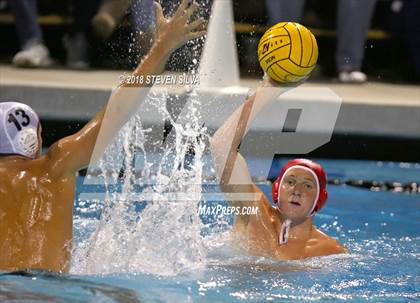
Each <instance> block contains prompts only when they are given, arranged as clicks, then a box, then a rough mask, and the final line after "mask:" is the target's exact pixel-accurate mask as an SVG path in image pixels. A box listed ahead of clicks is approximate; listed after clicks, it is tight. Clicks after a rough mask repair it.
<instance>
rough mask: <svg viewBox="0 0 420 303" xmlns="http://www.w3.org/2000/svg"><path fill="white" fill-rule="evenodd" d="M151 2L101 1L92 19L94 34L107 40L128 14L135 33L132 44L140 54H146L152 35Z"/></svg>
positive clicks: (131, 0) (145, 0)
mask: <svg viewBox="0 0 420 303" xmlns="http://www.w3.org/2000/svg"><path fill="white" fill-rule="evenodd" d="M153 2H154V1H153V0H102V3H101V6H100V8H99V11H98V13H97V14H96V15H95V16H94V17H93V19H92V24H93V26H94V29H95V32H96V34H97V35H98V36H100V37H102V38H103V39H108V38H109V37H110V36H111V35H112V33H113V32H114V30H115V29H116V27H117V25H118V24H119V23H120V22H121V20H122V19H123V17H124V16H125V15H126V14H127V13H128V12H129V13H130V15H131V21H132V25H133V29H134V32H135V36H134V38H133V42H134V43H135V44H136V46H137V48H140V51H141V52H142V53H146V52H147V51H148V49H149V48H150V46H151V42H152V39H153V33H154V30H153V28H154V20H155V7H154V4H153Z"/></svg>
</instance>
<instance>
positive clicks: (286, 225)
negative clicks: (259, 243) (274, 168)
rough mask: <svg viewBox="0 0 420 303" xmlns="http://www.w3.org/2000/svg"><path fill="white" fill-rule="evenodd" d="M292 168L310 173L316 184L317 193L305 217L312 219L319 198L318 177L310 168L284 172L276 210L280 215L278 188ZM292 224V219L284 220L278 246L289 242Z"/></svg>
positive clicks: (300, 166) (297, 166) (302, 167)
mask: <svg viewBox="0 0 420 303" xmlns="http://www.w3.org/2000/svg"><path fill="white" fill-rule="evenodd" d="M294 168H300V169H303V170H304V171H307V172H310V173H311V174H312V176H313V177H314V180H315V182H316V189H317V191H316V197H315V200H314V202H313V204H312V207H311V210H310V211H309V213H308V214H307V215H306V217H307V218H309V217H312V216H313V215H314V214H315V213H314V209H315V207H316V204H317V202H318V198H319V181H318V176H317V175H316V174H315V173H314V172H313V171H312V169H310V168H308V167H306V166H302V165H294V166H291V167H289V168H288V169H287V170H286V171H285V172H284V174H283V176H282V177H281V179H280V186H279V191H278V197H279V198H278V203H277V209H278V210H279V211H280V213H281V210H280V188H281V185H282V183H283V179H284V176H286V174H287V173H288V172H289V171H290V170H291V169H294ZM292 223H293V221H292V219H290V218H286V220H284V222H283V224H282V225H281V228H280V234H279V244H280V245H284V244H286V243H287V242H288V241H289V231H290V226H291V225H292Z"/></svg>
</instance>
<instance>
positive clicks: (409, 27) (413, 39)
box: [403, 0, 420, 78]
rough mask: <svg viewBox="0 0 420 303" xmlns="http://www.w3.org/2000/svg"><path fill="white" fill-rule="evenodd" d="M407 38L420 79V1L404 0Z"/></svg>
mask: <svg viewBox="0 0 420 303" xmlns="http://www.w3.org/2000/svg"><path fill="white" fill-rule="evenodd" d="M403 14H404V19H405V24H404V25H405V26H404V29H405V38H406V40H407V44H408V48H409V51H410V54H411V58H412V62H413V63H414V67H415V71H416V74H417V77H418V78H419V77H420V20H419V17H420V1H419V0H404V1H403Z"/></svg>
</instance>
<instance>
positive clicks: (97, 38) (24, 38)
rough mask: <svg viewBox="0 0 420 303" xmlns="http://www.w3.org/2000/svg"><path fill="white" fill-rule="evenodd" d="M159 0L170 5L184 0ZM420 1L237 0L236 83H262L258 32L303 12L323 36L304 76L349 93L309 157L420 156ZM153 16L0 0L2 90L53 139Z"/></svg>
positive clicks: (191, 48)
mask: <svg viewBox="0 0 420 303" xmlns="http://www.w3.org/2000/svg"><path fill="white" fill-rule="evenodd" d="M219 1H224V0H219ZM226 1H227V0H226ZM160 2H161V5H162V7H163V9H164V13H165V15H171V14H172V13H173V12H174V10H175V9H176V7H177V6H178V3H179V1H177V0H161V1H160ZM197 3H198V4H199V6H200V9H199V10H198V12H197V15H199V16H201V17H203V18H205V19H207V20H208V19H209V17H210V13H211V7H212V5H213V3H214V2H213V1H211V0H200V1H197ZM419 5H420V1H418V0H323V1H316V0H306V1H305V0H294V1H289V0H259V1H256V0H234V1H232V8H233V15H234V16H233V18H234V33H235V36H236V47H237V54H238V61H239V71H240V78H241V79H240V85H241V86H242V87H249V88H256V87H257V86H258V85H259V82H258V81H259V80H260V79H261V76H262V70H261V68H260V67H259V63H258V58H257V47H258V42H259V39H260V38H261V36H262V35H263V33H264V32H265V31H266V30H267V29H268V28H269V27H270V26H271V25H273V24H276V23H278V22H280V21H284V20H288V21H296V22H299V23H301V24H303V25H305V26H306V27H308V28H309V29H310V30H311V31H312V32H313V33H314V35H315V36H316V39H317V41H318V47H319V58H318V65H317V67H316V68H315V69H314V71H313V72H312V75H311V77H310V78H309V80H308V81H307V83H305V85H304V86H307V85H309V86H311V85H312V86H322V87H328V88H329V89H331V90H332V91H333V92H334V93H335V94H337V95H338V96H339V97H340V98H341V99H342V101H343V103H342V105H341V108H340V112H339V115H338V118H337V123H336V125H335V128H334V133H333V135H332V138H331V141H330V142H329V143H328V144H326V145H324V146H322V147H321V148H318V149H317V150H315V151H314V152H312V153H311V154H309V156H310V157H326V158H345V159H375V160H395V161H413V162H419V161H420V153H419V152H418V151H419V150H420V86H419V85H418V84H419V82H420V81H419V79H420V77H419V74H420V72H419V71H420V50H419V48H420V23H419V18H418V16H420V11H419V9H420V8H419ZM218 14H219V15H223V12H219V13H218ZM226 16H228V17H229V18H230V16H231V15H230V13H228V14H227V15H226ZM196 17H198V16H196ZM154 22H155V16H154V7H153V1H152V0H88V1H87V0H63V1H52V0H0V39H1V42H0V85H1V89H0V99H1V100H16V101H21V102H24V103H27V104H29V105H31V106H32V107H33V108H34V109H35V110H36V111H37V112H38V113H39V115H40V117H41V119H42V121H43V129H44V134H43V135H44V144H45V146H46V147H47V146H49V145H50V144H52V143H53V142H55V141H56V140H57V139H59V138H61V137H63V136H65V135H69V134H72V133H74V132H75V131H77V130H78V129H80V128H81V127H82V126H83V125H84V124H85V123H86V122H87V121H88V120H89V119H90V118H91V117H92V116H93V115H94V114H95V113H96V112H97V111H98V110H99V109H100V108H101V106H102V105H103V104H104V103H105V102H106V100H107V99H108V96H109V93H110V91H111V89H112V88H113V87H114V86H115V85H116V84H117V83H118V79H119V78H118V77H119V76H120V75H122V74H124V73H129V71H130V70H131V69H133V68H134V67H135V66H136V65H137V64H138V62H139V61H140V60H141V58H142V56H144V55H145V54H146V53H147V51H148V50H149V48H150V46H151V45H152V43H153V35H154ZM227 30H229V29H227ZM219 40H223V39H219ZM219 42H220V45H217V46H216V49H220V51H221V54H223V55H224V54H226V53H228V52H229V51H228V50H229V43H230V42H231V43H233V41H217V43H219ZM203 46H204V40H202V39H197V40H195V41H193V42H189V43H187V44H186V45H185V46H183V47H182V48H180V49H179V50H177V51H176V52H175V53H174V54H173V55H172V56H171V58H170V60H169V61H168V64H167V66H166V67H167V70H168V72H191V71H193V70H197V69H198V67H199V64H200V58H201V53H202V50H203ZM233 47H234V46H233ZM224 48H225V49H224ZM28 67H29V68H28ZM235 67H236V63H235V62H232V66H223V67H222V70H218V72H217V73H220V74H223V75H224V76H225V73H224V72H223V68H225V69H226V68H227V69H233V68H235ZM355 84H357V85H355ZM245 97H246V96H245V95H244V96H243V98H245ZM292 102H293V100H292ZM156 123H157V122H156ZM156 123H155V124H156ZM152 125H153V123H152ZM256 137H260V136H256Z"/></svg>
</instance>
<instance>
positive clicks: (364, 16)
mask: <svg viewBox="0 0 420 303" xmlns="http://www.w3.org/2000/svg"><path fill="white" fill-rule="evenodd" d="M337 1H338V9H337V49H336V69H337V73H338V79H339V81H341V82H345V83H363V82H366V80H367V76H366V74H364V73H363V72H362V71H361V68H362V61H363V56H364V42H365V38H366V33H367V31H368V30H369V27H370V21H371V18H372V13H373V10H374V7H375V3H376V0H337ZM304 5H305V0H293V1H290V0H266V6H267V11H268V17H269V22H270V23H271V24H275V23H278V22H281V21H292V22H300V20H301V18H302V13H303V8H304Z"/></svg>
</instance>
